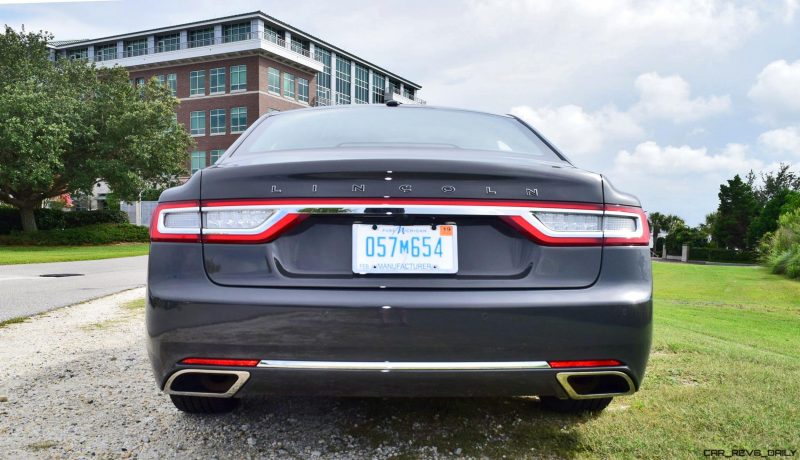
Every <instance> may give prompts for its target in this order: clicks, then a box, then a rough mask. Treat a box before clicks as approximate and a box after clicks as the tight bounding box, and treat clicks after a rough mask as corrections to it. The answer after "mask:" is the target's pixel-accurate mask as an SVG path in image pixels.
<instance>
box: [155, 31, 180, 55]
mask: <svg viewBox="0 0 800 460" xmlns="http://www.w3.org/2000/svg"><path fill="white" fill-rule="evenodd" d="M179 49H181V34H169V35H156V53H163V52H165V51H178V50H179Z"/></svg>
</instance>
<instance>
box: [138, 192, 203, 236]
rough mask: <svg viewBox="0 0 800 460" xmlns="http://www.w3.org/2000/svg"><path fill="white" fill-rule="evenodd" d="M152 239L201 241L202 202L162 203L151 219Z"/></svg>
mask: <svg viewBox="0 0 800 460" xmlns="http://www.w3.org/2000/svg"><path fill="white" fill-rule="evenodd" d="M150 240H151V241H174V242H198V241H200V203H199V202H197V201H181V202H174V203H160V204H159V205H158V206H157V207H156V209H155V211H153V217H152V219H151V220H150Z"/></svg>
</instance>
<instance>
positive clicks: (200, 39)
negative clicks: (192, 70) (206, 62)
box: [189, 27, 214, 48]
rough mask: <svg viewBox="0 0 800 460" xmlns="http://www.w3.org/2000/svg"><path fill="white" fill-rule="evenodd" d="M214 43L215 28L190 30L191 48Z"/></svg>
mask: <svg viewBox="0 0 800 460" xmlns="http://www.w3.org/2000/svg"><path fill="white" fill-rule="evenodd" d="M212 44H214V28H213V27H207V28H205V29H197V30H190V31H189V48H197V47H198V46H209V45H212Z"/></svg>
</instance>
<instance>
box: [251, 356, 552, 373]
mask: <svg viewBox="0 0 800 460" xmlns="http://www.w3.org/2000/svg"><path fill="white" fill-rule="evenodd" d="M257 367H260V368H267V369H292V370H322V371H330V370H337V371H381V372H389V371H489V370H491V371H503V370H526V369H549V368H550V364H548V363H547V361H497V362H390V361H282V360H272V359H263V360H261V362H260V363H258V366H257Z"/></svg>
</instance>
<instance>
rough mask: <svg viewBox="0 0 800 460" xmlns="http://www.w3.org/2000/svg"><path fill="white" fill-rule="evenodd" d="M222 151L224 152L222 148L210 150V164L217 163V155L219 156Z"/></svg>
mask: <svg viewBox="0 0 800 460" xmlns="http://www.w3.org/2000/svg"><path fill="white" fill-rule="evenodd" d="M223 153H225V151H224V150H212V151H211V164H212V165H213V164H217V161H219V157H221V156H222V154H223Z"/></svg>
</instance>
